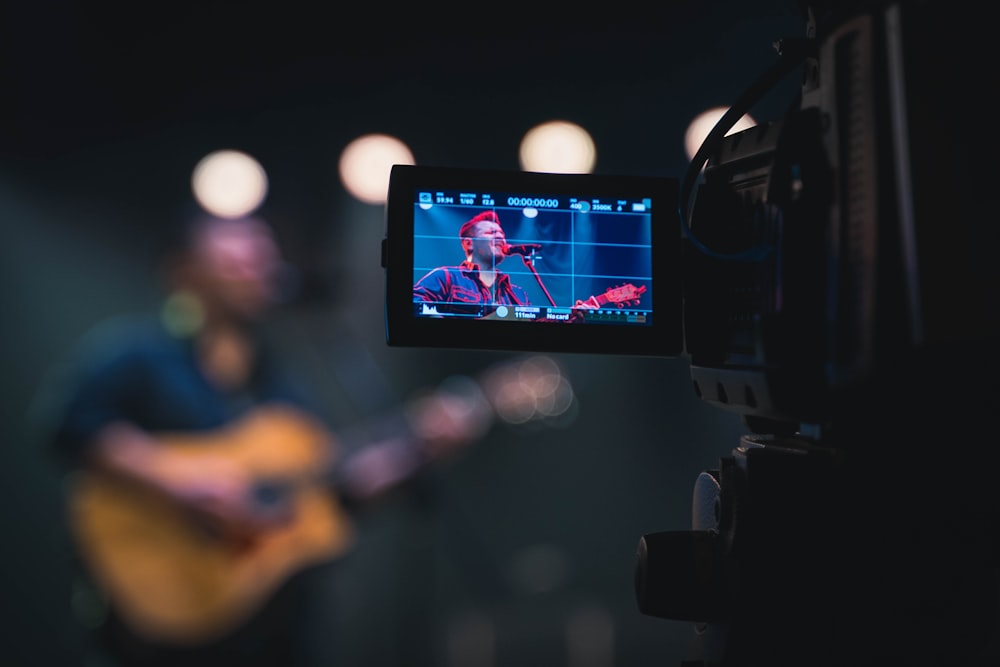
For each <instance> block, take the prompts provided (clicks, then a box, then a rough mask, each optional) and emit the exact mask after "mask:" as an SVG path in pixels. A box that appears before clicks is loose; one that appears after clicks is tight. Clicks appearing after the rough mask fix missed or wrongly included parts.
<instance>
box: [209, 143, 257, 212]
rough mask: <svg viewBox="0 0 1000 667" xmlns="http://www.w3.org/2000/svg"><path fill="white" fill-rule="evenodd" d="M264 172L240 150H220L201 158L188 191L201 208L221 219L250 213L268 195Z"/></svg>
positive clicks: (255, 161) (252, 159)
mask: <svg viewBox="0 0 1000 667" xmlns="http://www.w3.org/2000/svg"><path fill="white" fill-rule="evenodd" d="M267 187H268V183H267V173H266V172H265V171H264V168H263V167H262V166H261V165H260V163H259V162H257V160H255V159H254V158H252V157H251V156H249V155H247V154H246V153H244V152H242V151H237V150H228V149H227V150H219V151H215V152H213V153H209V154H208V155H206V156H205V157H203V158H202V159H201V160H200V161H199V162H198V164H197V165H195V168H194V171H193V172H192V174H191V190H192V192H193V193H194V197H195V199H196V200H197V201H198V204H200V205H201V207H202V208H203V209H205V210H206V211H208V212H209V213H211V214H212V215H217V216H219V217H220V218H239V217H241V216H244V215H249V214H251V213H253V212H254V211H255V210H257V208H258V207H259V206H260V205H261V204H262V203H263V202H264V198H265V197H266V196H267Z"/></svg>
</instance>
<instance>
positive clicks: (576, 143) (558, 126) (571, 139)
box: [519, 120, 597, 174]
mask: <svg viewBox="0 0 1000 667" xmlns="http://www.w3.org/2000/svg"><path fill="white" fill-rule="evenodd" d="M519 157H520V161H521V169H523V170H524V171H541V172H549V173H559V174H589V173H590V172H592V171H593V170H594V165H595V163H596V162H597V149H596V148H595V146H594V140H593V139H592V138H591V136H590V134H589V133H588V132H587V131H586V130H585V129H583V128H582V127H580V126H579V125H577V124H575V123H571V122H569V121H564V120H553V121H549V122H546V123H542V124H541V125H536V126H535V127H533V128H531V129H530V130H528V132H527V133H525V135H524V137H523V138H522V139H521V146H520V151H519Z"/></svg>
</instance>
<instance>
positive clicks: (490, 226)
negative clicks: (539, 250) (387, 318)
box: [413, 211, 531, 317]
mask: <svg viewBox="0 0 1000 667" xmlns="http://www.w3.org/2000/svg"><path fill="white" fill-rule="evenodd" d="M458 237H459V239H460V240H461V243H462V249H463V250H464V251H465V261H463V262H462V263H461V264H459V265H457V266H439V267H437V268H435V269H432V270H431V271H429V272H428V273H427V274H425V275H424V276H423V277H422V278H420V280H418V281H417V282H416V284H415V285H414V286H413V300H414V301H415V302H417V303H420V302H424V303H428V304H433V307H434V308H435V309H436V311H437V312H438V313H440V314H442V315H444V314H451V315H471V316H475V317H483V316H486V315H489V314H491V313H492V312H493V311H494V310H495V307H496V306H499V305H506V306H527V305H531V302H530V301H529V299H528V294H527V292H525V291H524V289H523V288H522V287H520V286H518V285H515V284H514V283H513V282H512V281H511V279H510V276H509V275H508V274H506V273H504V272H503V271H500V270H499V268H497V267H498V266H499V265H500V263H501V262H503V261H504V259H506V258H507V256H508V255H507V253H506V248H507V237H506V235H505V234H504V231H503V227H501V226H500V218H499V216H497V214H496V212H495V211H483V212H482V213H479V214H478V215H476V216H474V217H473V218H472V219H470V220H468V221H466V222H465V223H464V224H463V225H462V226H461V228H460V229H459V230H458Z"/></svg>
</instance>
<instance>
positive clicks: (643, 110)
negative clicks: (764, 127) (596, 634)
mask: <svg viewBox="0 0 1000 667" xmlns="http://www.w3.org/2000/svg"><path fill="white" fill-rule="evenodd" d="M0 12H2V13H0V85H2V87H0V97H2V103H0V230H2V233H3V238H4V243H3V244H2V245H0V313H2V323H3V324H2V328H0V336H2V338H0V346H2V347H0V349H2V364H3V365H2V368H0V396H2V401H0V410H2V413H0V423H2V424H3V439H2V442H0V446H2V447H3V450H2V460H0V474H2V481H0V489H2V493H3V502H2V505H0V534H2V535H3V538H4V539H3V558H2V560H0V591H2V593H0V600H2V603H0V611H2V612H3V618H2V624H0V663H2V664H4V665H17V666H28V665H73V664H75V663H76V662H78V661H79V660H80V655H81V647H82V641H83V640H82V632H81V629H80V627H79V625H78V624H77V622H76V621H75V619H74V617H73V615H72V607H71V597H72V593H73V581H72V578H71V574H70V568H69V564H68V562H67V554H68V551H67V548H66V535H65V529H64V525H63V523H62V521H63V519H62V511H63V506H62V497H61V495H60V485H61V484H62V482H63V480H62V479H60V477H59V475H58V474H57V473H56V471H55V469H54V468H53V467H52V466H51V465H50V463H49V462H48V461H47V460H46V459H45V458H44V455H43V453H42V452H41V449H40V441H41V434H42V432H43V430H44V414H45V408H46V406H47V404H48V402H49V401H50V400H52V399H53V397H54V396H55V395H56V393H55V392H57V391H58V386H59V374H60V372H61V371H62V370H63V369H64V367H65V363H66V362H67V361H68V359H69V355H70V354H71V351H72V346H73V345H74V344H75V342H76V341H77V340H78V339H79V338H80V336H82V335H83V334H84V333H85V332H86V331H87V330H88V329H89V328H90V327H91V326H93V325H95V324H96V323H98V322H99V321H101V320H103V319H104V318H106V317H108V316H113V315H117V314H119V313H124V312H130V311H133V310H136V309H148V308H150V307H152V305H153V304H155V303H156V299H158V296H159V293H158V291H157V286H156V284H155V283H154V282H152V281H151V280H148V278H149V277H150V276H151V268H152V260H153V251H154V249H155V247H156V241H157V240H158V238H159V235H160V232H162V231H163V230H164V229H165V228H166V227H167V226H169V225H171V224H172V223H175V222H176V221H177V219H178V217H179V216H180V215H182V213H183V212H184V211H187V210H189V208H190V206H191V197H190V191H189V184H190V182H189V179H190V173H191V169H192V168H193V166H194V164H195V163H196V162H197V160H198V159H200V158H201V157H202V156H204V155H205V154H206V153H208V152H210V151H213V150H216V149H220V148H238V149H241V150H245V151H247V152H249V153H250V154H252V155H253V156H255V157H256V158H257V159H258V160H259V161H260V162H261V164H262V165H263V166H264V168H265V169H266V170H267V172H268V175H269V178H270V193H269V197H268V199H267V201H266V203H265V205H264V208H263V209H262V211H261V213H262V215H264V216H265V217H266V218H268V219H269V220H270V221H271V222H272V223H273V224H275V226H276V227H277V228H278V230H279V234H280V235H281V237H282V240H283V242H284V245H285V248H286V251H287V253H288V255H289V258H290V259H291V260H292V261H293V262H295V263H296V265H297V266H299V267H300V268H301V269H302V272H303V275H304V276H305V277H306V279H307V280H306V287H307V289H304V290H303V291H302V293H301V295H300V298H299V300H298V301H297V302H296V303H294V304H293V305H292V306H291V307H290V308H289V309H288V312H287V317H286V318H285V320H284V324H285V325H286V326H287V330H286V333H287V334H288V335H289V336H292V337H294V340H295V341H296V345H295V346H294V348H293V350H294V355H293V356H295V357H296V361H297V362H299V363H301V365H302V366H303V368H307V369H308V370H309V371H310V373H311V374H312V375H313V377H314V380H315V381H316V384H317V385H318V386H319V387H320V391H321V393H322V395H323V396H324V397H325V398H328V399H329V400H328V404H329V405H330V417H331V419H332V420H334V421H336V422H338V423H343V424H349V423H352V422H354V421H356V420H362V419H365V418H367V417H370V416H372V415H373V414H376V413H377V412H378V411H379V410H380V409H381V408H383V407H384V406H386V405H389V404H392V403H393V402H397V401H399V400H402V399H403V398H405V397H406V396H408V395H409V394H410V393H411V392H413V391H416V390H418V389H419V388H421V387H424V386H427V385H433V384H436V383H438V382H440V381H442V380H443V379H445V378H446V377H448V376H449V375H450V374H453V373H463V374H475V373H476V372H477V371H479V370H481V369H483V368H485V367H487V366H488V365H490V364H492V363H494V362H498V361H503V360H506V359H508V358H509V357H510V356H511V355H509V354H507V353H503V352H490V351H482V352H473V351H461V352H459V351H447V350H432V351H427V350H423V351H420V350H407V349H388V348H386V346H385V345H384V332H383V322H382V287H383V286H382V270H381V268H380V267H379V264H378V247H379V246H378V244H379V240H380V239H381V238H382V236H383V232H384V220H383V212H382V209H381V207H377V206H370V205H366V204H361V203H358V202H357V201H354V200H353V199H351V198H350V197H349V196H348V195H347V193H346V192H345V191H344V190H343V188H342V187H341V185H340V184H339V182H338V180H337V174H336V166H337V159H338V157H339V153H340V151H341V150H342V149H343V148H344V146H346V144H347V143H348V142H349V141H350V140H351V139H353V138H354V137H356V136H358V135H360V134H363V133H367V132H386V133H390V134H395V135H397V136H399V137H401V138H402V139H403V140H404V141H406V142H408V144H409V146H410V147H411V148H412V150H413V151H414V154H415V156H416V160H417V162H418V163H422V164H438V165H451V166H470V167H490V168H504V169H516V168H517V167H518V165H517V148H518V141H519V140H520V137H521V136H522V134H523V133H524V132H526V131H527V130H528V129H530V128H531V127H533V126H534V125H535V124H538V123H540V122H543V121H546V120H550V119H555V118H564V119H568V120H571V121H574V122H576V123H579V124H580V125H582V126H583V127H585V128H586V129H587V130H588V131H590V132H591V134H592V136H593V137H594V139H595V142H596V145H597V150H598V157H597V167H596V171H597V172H600V173H624V174H636V175H660V176H664V175H666V176H670V175H674V176H680V175H681V174H682V172H683V170H684V169H685V168H686V166H687V158H686V156H685V154H684V147H683V134H684V130H685V129H686V126H687V124H688V122H689V121H691V120H692V119H693V118H694V117H695V116H696V115H697V114H698V113H699V112H701V111H703V110H705V109H707V108H709V107H713V106H725V105H728V104H730V103H732V102H733V101H734V100H735V99H736V97H737V96H738V95H739V93H740V92H742V91H743V90H744V88H746V87H747V86H748V85H749V84H750V83H751V82H752V81H753V80H754V79H755V78H756V77H757V76H758V74H760V73H761V72H763V71H764V69H765V68H766V67H767V66H769V65H770V64H771V63H772V62H773V60H774V58H775V57H776V56H775V53H774V50H773V48H772V42H773V41H774V40H775V39H778V38H780V37H785V36H798V35H800V34H802V31H803V23H802V21H801V18H800V16H799V14H798V5H797V3H794V2H777V1H768V2H755V3H744V2H738V1H735V0H724V1H723V0H720V1H715V2H705V1H695V2H691V1H686V0H685V1H683V2H670V3H653V4H651V5H647V4H645V3H630V2H625V3H621V2H617V3H612V4H610V5H600V6H599V7H591V8H584V7H583V5H581V4H574V5H572V6H570V7H568V8H567V9H565V10H561V11H555V10H552V9H546V10H543V9H542V8H541V7H540V6H539V5H538V4H529V3H524V4H516V3H514V4H512V3H500V4H494V5H489V4H488V5H468V6H465V7H462V6H451V7H433V6H428V5H425V4H423V3H404V4H398V5H397V4H391V5H382V4H381V3H364V4H362V5H360V6H357V7H350V6H348V5H346V4H344V3H340V4H334V5H329V4H325V3H322V4H320V3H317V4H312V3H309V4H307V3H304V2H281V3H271V4H268V3H264V2H249V3H235V2H233V3H223V2H204V3H186V2H175V3H138V4H131V5H127V6H126V5H124V4H121V5H119V4H112V3H74V2H54V3H23V2H22V3H18V2H10V3H5V4H3V5H2V6H0ZM796 86H797V81H795V80H794V78H793V80H791V81H788V82H785V83H784V84H782V87H781V88H780V89H778V90H777V91H776V92H775V93H774V94H773V95H772V96H769V97H768V98H766V99H765V100H763V101H762V102H761V103H760V105H759V106H758V107H757V108H755V109H754V110H753V113H754V115H755V116H756V117H757V118H758V119H759V120H769V119H774V118H777V117H779V115H780V114H781V113H782V112H783V111H784V110H785V109H786V108H787V106H788V105H789V104H790V103H791V102H792V101H793V96H794V93H795V91H796ZM609 352H613V351H609ZM554 356H555V358H556V359H557V361H558V362H559V363H560V364H561V365H562V367H563V369H564V371H565V372H566V374H567V376H568V377H569V378H570V380H571V381H572V382H573V385H574V388H575V390H576V395H577V405H576V408H575V411H574V412H573V413H572V415H571V417H572V419H569V418H568V419H566V420H564V421H563V422H560V423H557V424H547V425H543V426H542V427H540V428H533V429H523V428H522V429H517V428H513V427H503V426H501V427H499V428H498V429H496V430H495V431H493V432H492V433H491V434H490V435H489V436H488V437H487V439H486V440H485V441H484V442H483V443H480V445H479V446H477V447H476V448H474V449H473V450H472V451H470V452H468V453H467V454H466V455H465V456H464V457H462V458H461V459H460V460H457V461H455V462H454V463H451V464H449V465H448V466H447V467H446V468H445V469H442V470H440V471H438V472H437V473H436V474H435V475H433V476H432V477H431V479H430V480H429V481H428V485H429V489H430V490H429V491H428V489H427V488H425V489H424V494H423V495H421V496H419V497H414V496H403V497H400V498H398V499H395V500H393V501H392V502H390V503H388V504H387V505H386V506H384V507H383V508H382V511H380V512H378V513H375V514H373V515H370V516H369V517H368V518H367V519H366V520H365V522H364V524H363V525H362V541H361V543H360V544H359V545H358V548H357V550H356V552H355V553H354V554H353V557H352V558H350V559H348V560H347V561H346V562H345V568H344V577H343V580H342V582H340V584H339V585H338V587H337V589H336V591H335V592H332V593H331V594H335V595H338V596H340V600H341V601H342V606H343V608H344V609H345V610H346V612H345V615H344V618H343V619H342V621H341V622H342V623H343V627H342V628H338V629H336V630H333V632H338V633H342V634H343V635H344V636H345V637H346V640H345V642H344V658H343V662H342V665H343V667H348V666H349V665H355V664H356V665H362V664H403V663H405V664H424V663H426V664H448V663H447V662H446V659H445V657H444V656H445V653H446V649H445V646H446V644H447V637H448V632H449V628H451V627H455V625H456V624H459V623H461V622H462V620H463V619H466V620H468V619H470V618H472V619H474V618H479V617H482V616H486V617H489V618H491V619H492V621H493V624H494V630H495V633H496V643H497V652H496V656H497V658H496V664H497V665H531V664H544V665H548V666H556V665H562V664H567V665H569V664H571V663H570V662H569V660H568V659H567V657H566V636H567V628H568V627H571V626H573V622H574V619H577V620H579V619H581V618H587V616H586V615H587V614H590V615H591V616H594V615H596V618H598V619H599V620H600V619H605V620H606V621H610V623H611V625H613V628H614V646H615V653H614V664H616V665H630V666H634V667H641V666H643V665H671V664H676V663H677V662H679V661H680V660H681V659H682V658H684V657H686V656H687V654H688V652H689V646H690V642H691V633H692V628H691V626H690V624H687V623H680V622H670V621H665V620H658V619H653V618H649V617H645V616H643V615H641V614H640V613H639V612H638V610H637V608H636V605H635V600H634V595H633V589H632V568H633V565H634V558H635V547H636V544H637V541H638V538H639V537H640V536H641V535H642V534H644V533H646V532H652V531H657V530H666V529H684V528H688V527H689V526H690V512H691V492H692V485H693V483H694V480H695V477H696V476H697V474H698V473H699V472H700V471H701V470H703V469H706V468H709V467H713V466H714V465H715V464H716V463H717V461H718V458H719V456H721V455H725V454H727V453H728V452H729V450H730V449H731V448H732V447H734V446H735V445H736V444H737V443H738V437H739V434H740V433H742V432H743V429H742V425H741V423H740V422H739V419H738V418H737V417H736V416H735V415H733V414H730V413H725V412H721V411H719V410H716V409H714V408H712V407H709V406H707V405H705V404H703V403H701V402H700V401H699V400H697V399H696V398H695V396H694V395H693V393H692V390H691V386H690V380H689V377H688V368H687V366H686V362H685V360H684V359H644V358H632V357H627V356H620V355H616V354H613V353H609V354H607V355H554ZM581 614H582V616H581ZM599 627H604V626H599ZM403 656H407V657H405V658H404V657H403ZM573 664H576V663H573Z"/></svg>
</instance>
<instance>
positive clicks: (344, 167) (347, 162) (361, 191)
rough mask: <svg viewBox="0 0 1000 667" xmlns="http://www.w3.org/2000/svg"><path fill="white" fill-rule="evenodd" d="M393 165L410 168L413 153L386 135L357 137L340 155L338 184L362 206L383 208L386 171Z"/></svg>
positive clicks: (386, 184) (386, 179) (387, 180)
mask: <svg viewBox="0 0 1000 667" xmlns="http://www.w3.org/2000/svg"><path fill="white" fill-rule="evenodd" d="M394 164H414V159H413V153H412V152H411V151H410V149H409V148H408V147H407V145H406V144H404V143H403V142H402V141H400V140H399V139H397V138H396V137H392V136H389V135H387V134H367V135H364V136H361V137H358V138H357V139H355V140H354V141H352V142H351V143H349V144H348V145H347V147H346V148H344V150H343V152H341V154H340V164H339V170H340V182H341V183H342V184H343V186H344V188H345V189H346V190H347V191H348V192H349V193H350V194H351V196H353V197H354V198H355V199H358V200H360V201H362V202H364V203H366V204H378V205H381V204H384V203H385V197H386V193H387V191H388V189H389V171H390V169H391V168H392V165H394Z"/></svg>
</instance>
